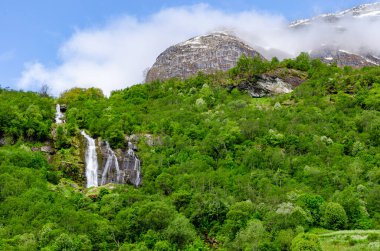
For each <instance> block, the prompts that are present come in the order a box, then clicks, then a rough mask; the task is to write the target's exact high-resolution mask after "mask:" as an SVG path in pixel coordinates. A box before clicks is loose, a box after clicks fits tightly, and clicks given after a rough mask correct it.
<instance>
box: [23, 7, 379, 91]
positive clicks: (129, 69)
mask: <svg viewBox="0 0 380 251" xmlns="http://www.w3.org/2000/svg"><path fill="white" fill-rule="evenodd" d="M379 24H380V22H379V20H378V19H376V20H374V19H370V18H361V19H353V18H342V19H341V20H340V21H338V22H337V23H335V24H334V25H331V24H328V23H324V22H315V23H313V24H312V25H310V27H308V28H307V29H291V28H289V21H288V20H286V19H285V18H284V17H282V16H277V15H271V14H267V13H261V12H257V11H254V10H252V11H246V12H241V13H226V12H223V11H220V10H216V9H213V8H211V7H209V6H207V5H203V4H202V5H195V6H190V7H177V8H169V9H164V10H162V11H160V12H158V13H156V14H154V15H152V16H150V17H149V18H147V19H143V20H139V19H136V18H135V17H131V16H124V17H119V18H118V19H115V20H111V21H109V22H108V23H107V24H106V25H104V26H102V27H94V28H87V29H83V30H78V31H77V32H75V34H73V35H72V36H71V38H70V39H69V40H68V41H66V42H65V43H64V44H63V45H62V46H61V48H60V50H59V51H58V56H59V59H60V63H59V64H58V65H56V66H46V65H43V64H41V63H40V62H29V63H27V64H26V65H25V69H24V71H23V73H22V75H21V76H20V79H19V81H18V87H19V88H22V89H33V88H34V89H38V86H41V85H42V84H47V85H49V86H50V88H51V91H52V94H54V95H59V93H61V92H62V91H64V90H66V89H69V88H72V87H91V86H94V87H99V88H101V89H103V91H104V92H105V94H109V93H110V92H111V91H112V90H116V89H122V88H125V87H127V86H130V85H133V84H136V83H139V82H141V81H143V79H144V76H143V72H144V70H146V69H147V68H148V67H149V66H151V65H152V64H153V63H154V61H155V59H156V57H157V56H158V55H159V54H160V53H161V52H162V51H163V50H165V49H166V48H167V47H169V46H171V45H173V44H176V43H179V42H182V41H184V40H186V39H189V38H190V37H193V36H197V35H200V34H204V33H208V32H212V31H215V30H227V31H232V32H233V33H235V34H236V35H237V36H238V37H240V38H242V39H243V40H244V41H245V42H247V43H248V44H249V45H251V46H252V47H254V48H256V49H258V50H259V51H260V52H261V53H263V55H266V56H267V57H270V56H275V55H276V56H279V57H280V58H281V57H292V56H295V55H297V54H298V53H300V52H301V51H310V50H312V49H313V48H317V47H320V46H321V45H323V44H334V45H339V46H340V47H342V48H344V49H347V50H351V51H359V50H362V49H363V48H367V49H370V50H372V51H375V52H376V53H378V54H380V53H379V51H380V46H379V44H380V33H379V32H378V27H380V26H379ZM343 31H344V32H343Z"/></svg>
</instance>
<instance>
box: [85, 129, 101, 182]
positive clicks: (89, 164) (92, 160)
mask: <svg viewBox="0 0 380 251" xmlns="http://www.w3.org/2000/svg"><path fill="white" fill-rule="evenodd" d="M81 134H82V135H83V136H84V137H85V138H86V141H87V149H86V158H85V161H86V178H87V187H97V186H98V158H97V155H96V146H95V140H94V139H93V138H91V137H90V136H88V135H87V134H86V133H85V132H84V131H82V132H81Z"/></svg>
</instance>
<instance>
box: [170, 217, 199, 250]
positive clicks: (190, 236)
mask: <svg viewBox="0 0 380 251" xmlns="http://www.w3.org/2000/svg"><path fill="white" fill-rule="evenodd" d="M165 236H166V237H167V239H168V240H170V242H171V243H173V244H175V245H177V246H178V247H179V248H180V249H183V248H184V246H185V245H187V244H189V243H191V242H192V241H193V240H194V239H195V237H196V233H195V230H194V226H193V225H191V224H190V221H189V220H188V219H187V218H186V217H185V216H183V215H181V214H179V215H178V216H177V217H176V218H175V219H174V220H173V221H172V222H171V223H170V224H169V226H168V228H167V229H166V230H165Z"/></svg>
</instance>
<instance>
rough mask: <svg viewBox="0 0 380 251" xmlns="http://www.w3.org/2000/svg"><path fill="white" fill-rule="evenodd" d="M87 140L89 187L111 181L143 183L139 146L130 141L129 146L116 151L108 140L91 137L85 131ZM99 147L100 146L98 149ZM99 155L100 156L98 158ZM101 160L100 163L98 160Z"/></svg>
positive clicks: (137, 184) (86, 164)
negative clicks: (138, 154) (96, 142)
mask: <svg viewBox="0 0 380 251" xmlns="http://www.w3.org/2000/svg"><path fill="white" fill-rule="evenodd" d="M81 134H82V135H83V136H84V138H85V140H86V149H85V167H86V180H87V187H88V188H89V187H97V186H99V185H100V186H103V185H106V184H109V183H116V184H126V183H130V184H133V185H134V186H136V187H138V186H139V185H140V184H141V163H140V159H139V158H138V157H137V156H136V153H135V151H136V150H137V147H136V146H135V145H134V144H132V143H131V142H130V141H128V148H127V149H125V150H122V149H118V150H115V151H116V153H115V151H114V150H113V149H112V148H111V146H110V144H109V143H108V142H107V141H101V140H98V143H99V144H98V145H96V144H95V139H93V138H91V137H90V136H89V135H87V134H86V133H85V132H84V131H81ZM97 147H99V149H98V151H97ZM98 155H99V158H98ZM99 160H100V161H101V160H102V162H100V163H98V161H99Z"/></svg>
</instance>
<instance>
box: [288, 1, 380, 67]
mask: <svg viewBox="0 0 380 251" xmlns="http://www.w3.org/2000/svg"><path fill="white" fill-rule="evenodd" d="M358 21H368V22H379V21H380V2H378V3H372V4H363V5H360V6H357V7H354V8H352V9H348V10H344V11H341V12H337V13H330V14H323V15H319V16H316V17H313V18H310V19H304V20H298V21H295V22H293V23H291V24H290V28H292V29H298V30H301V31H303V30H305V31H307V29H309V28H312V27H313V26H314V25H322V26H332V28H334V29H335V33H340V34H344V33H345V32H346V31H347V30H348V29H349V28H350V27H349V26H350V25H352V24H354V23H355V22H358ZM310 56H311V57H312V58H319V59H321V60H322V61H323V62H325V63H336V64H337V65H338V66H341V67H342V66H352V67H356V68H357V67H364V66H376V65H380V55H379V54H378V53H374V52H372V51H370V50H368V49H367V48H362V49H361V50H360V51H359V52H351V51H350V50H348V49H347V48H344V46H342V45H340V44H326V45H323V46H321V47H320V48H316V49H314V50H312V51H311V52H310Z"/></svg>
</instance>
